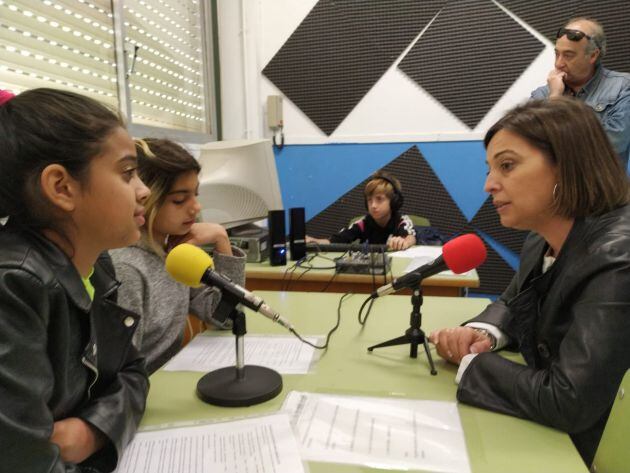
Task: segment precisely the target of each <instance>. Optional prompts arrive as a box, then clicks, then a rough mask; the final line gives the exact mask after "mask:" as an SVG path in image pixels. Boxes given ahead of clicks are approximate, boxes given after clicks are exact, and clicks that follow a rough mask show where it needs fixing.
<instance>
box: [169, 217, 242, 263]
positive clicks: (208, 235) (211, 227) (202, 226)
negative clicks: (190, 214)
mask: <svg viewBox="0 0 630 473" xmlns="http://www.w3.org/2000/svg"><path fill="white" fill-rule="evenodd" d="M180 243H190V244H191V245H197V246H201V245H209V244H210V245H214V250H215V251H216V252H218V253H222V254H224V255H230V256H231V255H232V245H231V244H230V239H229V238H228V234H227V231H226V230H225V228H223V227H222V226H221V225H219V224H218V223H208V222H200V223H195V224H193V225H192V227H191V228H190V231H189V232H188V233H187V234H185V235H171V236H169V238H168V245H167V247H168V249H170V248H173V247H175V246H177V245H179V244H180Z"/></svg>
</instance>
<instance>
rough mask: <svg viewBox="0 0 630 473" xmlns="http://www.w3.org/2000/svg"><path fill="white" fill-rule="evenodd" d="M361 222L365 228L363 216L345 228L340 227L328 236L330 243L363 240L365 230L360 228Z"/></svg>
mask: <svg viewBox="0 0 630 473" xmlns="http://www.w3.org/2000/svg"><path fill="white" fill-rule="evenodd" d="M361 222H363V228H365V218H362V219H361V220H358V221H356V222H354V223H353V224H352V225H350V226H349V227H346V228H342V229H341V230H339V231H338V232H337V233H335V234H333V235H331V236H330V242H331V243H352V242H353V241H356V240H359V241H361V242H363V241H364V240H365V231H364V230H362V229H361Z"/></svg>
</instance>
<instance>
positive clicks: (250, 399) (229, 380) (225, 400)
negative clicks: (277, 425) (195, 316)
mask: <svg viewBox="0 0 630 473" xmlns="http://www.w3.org/2000/svg"><path fill="white" fill-rule="evenodd" d="M221 303H227V304H229V306H230V307H231V312H230V315H229V318H230V319H231V320H232V333H233V334H234V336H235V337H236V365H235V366H228V367H226V368H220V369H218V370H214V371H211V372H210V373H207V374H206V375H204V376H203V377H202V378H201V379H200V380H199V382H198V383H197V395H198V396H199V398H200V399H201V400H202V401H204V402H207V403H208V404H214V405H215V406H224V407H242V406H251V405H254V404H260V403H261V402H265V401H268V400H269V399H272V398H274V397H276V396H277V395H278V394H280V391H282V377H281V376H280V374H278V372H277V371H274V370H272V369H270V368H266V367H264V366H256V365H245V353H244V350H245V341H244V338H243V337H244V335H245V334H246V333H247V330H246V326H245V314H244V313H243V311H242V310H240V309H238V308H237V305H238V301H236V300H234V299H233V298H232V296H231V295H230V294H229V293H227V292H226V291H224V292H223V295H222V301H221Z"/></svg>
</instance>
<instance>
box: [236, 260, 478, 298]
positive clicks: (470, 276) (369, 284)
mask: <svg viewBox="0 0 630 473" xmlns="http://www.w3.org/2000/svg"><path fill="white" fill-rule="evenodd" d="M321 255H322V256H317V257H316V258H315V259H314V260H313V261H312V262H311V263H310V265H312V266H313V267H315V268H327V269H308V268H307V267H298V268H296V269H295V271H288V269H289V268H291V267H292V266H293V264H294V262H293V261H288V262H287V265H286V266H271V265H270V264H269V261H264V262H262V263H247V266H246V269H245V271H246V277H247V280H246V284H245V285H246V286H247V289H249V290H250V291H258V290H263V291H282V290H285V291H303V292H354V293H361V294H370V293H371V292H372V291H374V289H375V288H377V287H380V286H382V285H383V284H387V283H390V282H391V280H392V275H393V277H394V278H396V277H400V276H402V275H403V274H404V270H405V268H406V267H407V265H408V264H409V262H410V260H409V259H405V258H393V259H392V270H391V274H387V277H385V276H384V275H382V274H381V275H375V276H372V275H369V274H349V273H335V270H334V269H333V267H334V265H335V263H334V261H331V259H333V258H335V257H338V256H340V255H341V253H322V254H321ZM422 287H423V293H424V295H425V296H451V297H453V296H461V295H463V291H464V289H465V288H474V287H479V276H478V275H477V271H475V270H473V271H470V272H469V273H467V274H454V275H448V274H437V275H435V276H433V277H430V278H428V279H426V280H424V281H422ZM401 293H402V294H411V292H409V291H401Z"/></svg>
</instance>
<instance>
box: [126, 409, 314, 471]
mask: <svg viewBox="0 0 630 473" xmlns="http://www.w3.org/2000/svg"><path fill="white" fill-rule="evenodd" d="M210 471H212V472H224V473H240V472H247V471H250V472H256V471H260V472H269V473H300V472H303V471H304V465H303V464H302V459H301V458H300V455H299V447H298V445H297V440H296V438H295V435H294V434H293V431H292V430H291V425H290V423H289V417H288V416H287V415H284V414H273V415H269V416H264V417H255V418H251V419H242V420H237V421H232V422H221V423H216V424H206V425H197V426H194V427H179V428H172V429H165V430H156V431H149V432H139V433H138V434H136V436H135V438H134V439H133V441H132V442H131V443H130V444H129V446H128V447H127V448H126V449H125V453H124V455H123V457H122V459H121V461H120V463H119V465H118V469H117V470H116V473H144V472H151V473H206V472H210Z"/></svg>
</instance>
